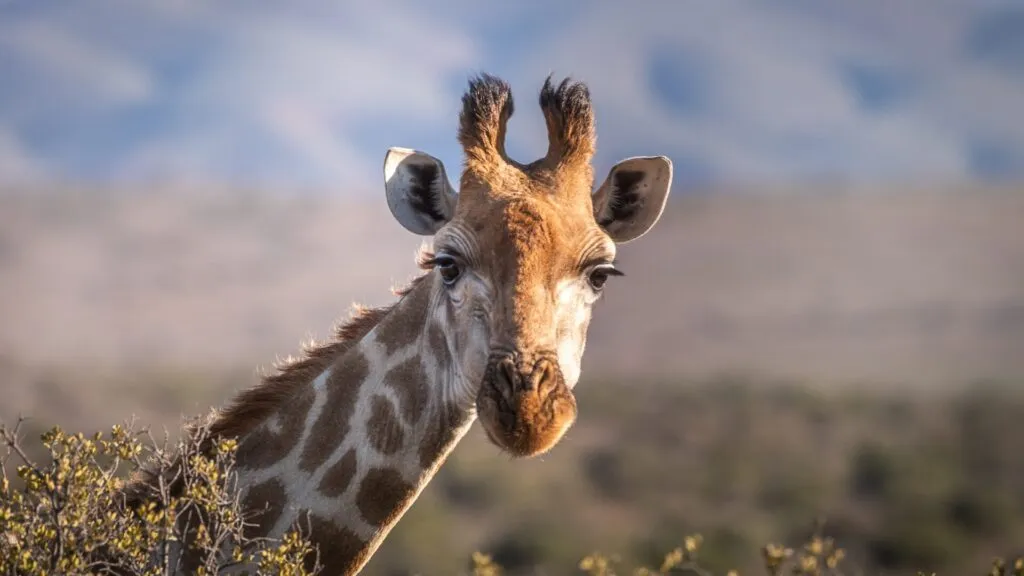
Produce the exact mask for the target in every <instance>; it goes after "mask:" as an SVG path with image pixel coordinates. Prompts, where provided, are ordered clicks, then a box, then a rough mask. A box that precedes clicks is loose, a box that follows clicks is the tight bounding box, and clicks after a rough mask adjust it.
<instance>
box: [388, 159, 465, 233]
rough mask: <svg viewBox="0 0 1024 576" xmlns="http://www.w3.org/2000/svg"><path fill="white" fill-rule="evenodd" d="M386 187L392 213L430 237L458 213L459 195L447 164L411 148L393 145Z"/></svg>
mask: <svg viewBox="0 0 1024 576" xmlns="http://www.w3.org/2000/svg"><path fill="white" fill-rule="evenodd" d="M384 190H385V193H386V194H387V198H388V208H390V209H391V214H392V215H393V216H394V217H395V219H396V220H398V222H399V223H400V224H401V225H402V226H404V227H405V229H406V230H408V231H410V232H412V233H413V234H419V235H421V236H430V235H433V234H434V233H436V232H437V231H438V230H440V229H441V227H442V226H444V225H445V224H447V223H448V221H449V220H451V218H452V216H453V215H454V214H455V204H456V202H457V200H458V196H457V195H456V193H455V190H453V189H452V185H451V182H449V181H448V175H447V174H446V173H445V170H444V164H442V163H441V161H440V160H438V159H437V158H434V157H433V156H431V155H429V154H425V153H423V152H419V151H417V150H411V149H409V148H390V149H388V153H387V155H385V156H384Z"/></svg>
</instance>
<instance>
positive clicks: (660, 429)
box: [0, 188, 1024, 575]
mask: <svg viewBox="0 0 1024 576" xmlns="http://www.w3.org/2000/svg"><path fill="white" fill-rule="evenodd" d="M818 192H820V191H818ZM1022 231H1024V195H1022V194H1020V193H1019V192H1017V191H1013V190H983V189H973V188H972V189H966V188H965V189H951V190H946V191H939V190H928V191H911V190H898V191H897V190H891V191H886V190H879V191H873V192H872V191H869V192H864V191H857V192H853V191H847V192H844V191H841V190H835V189H833V190H830V191H829V193H825V194H821V193H818V194H810V193H804V192H799V191H798V192H789V193H785V192H772V191H762V193H760V194H727V195H691V196H684V195H680V196H679V197H677V198H675V199H674V201H673V203H672V204H671V205H670V207H669V208H668V210H667V211H666V213H665V215H664V217H663V221H662V222H661V223H660V224H659V226H658V227H656V228H655V229H654V231H653V232H651V233H650V234H648V235H647V236H645V237H644V238H642V239H640V240H638V241H636V242H635V243H632V244H628V245H626V246H624V247H622V248H621V251H620V255H621V258H620V260H621V264H620V267H621V268H622V269H623V270H625V271H626V273H627V277H626V278H622V279H617V280H618V281H616V282H615V285H614V286H612V285H609V288H608V290H607V292H606V298H605V299H604V300H603V301H602V302H601V303H600V304H599V306H598V309H597V310H596V313H595V320H594V323H593V327H592V329H591V337H590V344H589V346H588V350H587V354H586V356H585V360H584V364H585V370H584V377H583V381H582V382H581V384H580V386H579V388H578V393H579V396H578V397H579V402H580V419H579V422H578V423H577V424H576V425H575V426H574V427H573V429H572V430H570V431H569V433H568V434H567V435H566V437H565V439H564V440H563V442H561V443H560V444H559V446H558V447H556V449H555V450H554V451H552V452H551V453H550V454H548V455H545V456H544V457H541V458H536V459H531V460H525V461H523V460H515V461H514V460H510V459H509V458H507V457H504V456H502V455H501V454H500V453H499V452H498V451H497V449H496V448H494V447H493V446H491V445H490V444H489V443H488V442H487V441H486V439H485V438H484V435H483V433H482V432H481V431H480V429H479V427H474V429H473V430H472V431H471V433H470V434H469V436H468V437H467V439H466V440H465V441H464V443H463V444H462V445H460V446H459V448H458V450H456V452H455V454H454V455H453V456H452V458H451V459H450V460H449V461H448V463H447V464H446V466H445V467H444V468H443V469H442V470H441V472H440V473H439V475H438V477H437V478H436V479H435V481H434V482H432V483H431V485H430V486H429V487H428V488H427V489H426V491H425V492H424V494H423V496H422V497H421V498H420V499H419V501H418V502H417V503H416V505H415V506H414V507H413V509H412V510H411V511H410V512H409V514H408V515H407V516H406V517H405V518H404V519H403V521H402V522H401V523H400V524H399V526H398V527H397V528H396V529H395V531H394V532H393V534H392V535H391V537H390V538H389V539H388V540H387V542H386V543H385V545H384V547H383V548H382V549H381V550H380V552H379V553H378V554H377V555H376V556H375V557H374V559H373V560H372V562H371V563H370V565H369V566H368V568H367V570H366V573H367V574H382V575H400V574H450V573H465V569H466V567H467V565H468V564H467V561H468V557H469V554H470V553H471V552H472V551H473V550H478V549H480V550H484V551H487V552H491V553H493V554H494V555H495V558H496V559H497V560H498V561H499V562H501V563H502V564H503V565H504V566H506V567H507V568H508V573H509V574H523V575H525V574H564V573H570V572H571V571H572V567H573V566H575V564H576V562H577V561H578V559H579V558H580V557H582V556H583V555H585V554H587V553H589V552H591V551H593V550H595V549H599V550H603V551H607V552H618V553H620V554H622V556H623V558H625V559H627V560H629V561H640V562H645V563H652V562H657V561H658V559H659V557H660V555H661V554H663V553H665V552H666V551H668V550H670V549H671V548H672V547H674V546H677V545H678V544H679V543H680V541H681V539H682V538H683V536H684V535H685V534H687V533H691V532H701V533H703V534H704V535H705V537H706V538H707V540H706V541H707V545H706V555H705V560H706V562H707V565H708V566H711V567H713V568H715V569H716V570H718V571H724V570H725V569H727V568H741V569H749V570H744V572H743V573H756V572H754V571H753V570H752V567H754V566H756V565H757V563H758V558H757V547H758V546H759V545H761V544H764V543H766V542H768V541H775V542H783V543H788V544H793V543H797V542H800V541H802V539H804V538H805V537H806V536H807V534H808V532H809V530H810V528H811V524H812V522H813V521H814V520H815V519H816V518H818V517H819V516H824V517H825V518H826V520H827V530H826V532H827V533H828V534H829V535H832V536H835V537H837V538H838V539H839V541H840V544H841V545H843V546H844V547H846V548H847V549H848V550H849V552H850V559H851V561H852V562H853V564H852V566H855V567H861V568H864V569H867V570H869V571H870V572H871V573H878V574H906V573H913V572H914V570H917V569H922V570H938V571H939V573H942V574H962V573H968V572H966V571H967V570H968V569H969V570H970V571H971V572H970V573H975V572H978V571H979V570H981V569H982V568H983V567H984V566H985V563H986V562H987V561H988V560H989V558H991V557H992V556H993V555H996V554H1001V555H1007V556H1012V555H1014V554H1019V553H1020V552H1021V550H1020V549H1019V548H1015V547H1014V546H1015V545H1016V543H1018V542H1021V541H1022V536H1024V523H1022V522H1021V521H1020V518H1022V517H1024V468H1022V467H1021V461H1020V458H1019V457H1017V455H1018V454H1020V452H1021V449H1022V448H1021V435H1020V434H1018V433H1016V432H1015V430H1017V428H1019V424H1015V423H1016V422H1020V419H1021V417H1022V415H1024V396H1022V390H1024V388H1022V387H1021V385H1020V384H1021V382H1024V242H1022V241H1021V240H1022V233H1024V232H1022ZM420 242H421V239H418V238H416V237H414V236H413V235H411V234H409V233H407V232H405V231H404V230H403V229H402V228H401V227H400V226H399V225H398V224H397V223H395V222H394V221H393V220H392V218H391V217H390V215H389V214H388V212H387V208H386V205H385V203H384V201H383V198H382V197H381V198H379V199H378V201H367V202H365V203H352V202H343V201H338V200H334V199H331V198H328V197H324V196H312V195H294V196H290V197H285V196H284V195H281V194H272V193H255V192H254V193H240V192H238V193H227V192H225V191H223V190H208V191H205V192H204V191H201V190H192V191H188V192H182V191H175V190H168V191H154V192H151V193H144V194H138V193H132V194H117V193H107V192H105V193H95V191H78V192H50V193H45V194H41V193H31V194H30V193H11V194H6V195H0V319H2V321H0V375H2V376H0V418H2V419H4V420H5V421H8V422H9V421H10V420H11V419H13V418H14V417H15V416H16V415H17V414H19V413H20V414H25V415H29V416H31V417H32V420H31V421H29V423H28V425H27V428H26V432H27V433H28V434H34V433H37V432H40V431H41V430H43V429H46V428H48V427H49V426H51V425H53V424H60V425H61V426H63V427H64V428H65V429H68V430H72V431H78V430H83V431H93V430H97V429H102V428H106V427H108V426H109V425H110V424H112V423H115V422H121V421H124V420H125V419H128V418H131V417H132V416H135V417H137V418H138V420H139V422H140V423H141V424H143V425H150V426H154V427H155V428H156V429H157V430H158V431H159V430H160V429H162V428H164V427H166V428H167V429H169V430H170V431H171V433H172V435H174V434H175V432H176V431H177V430H178V426H179V424H180V420H179V418H180V416H182V415H186V416H189V415H196V414H201V413H203V412H205V411H207V410H208V409H209V408H210V406H213V405H218V404H221V403H222V402H224V401H225V400H227V399H228V398H229V397H230V396H232V395H233V394H234V393H235V392H236V391H238V390H239V389H241V388H244V387H247V386H250V385H251V384H252V383H253V382H254V380H255V373H254V371H255V369H256V368H257V367H258V366H264V367H266V366H269V365H270V364H271V363H272V362H273V361H274V359H275V358H278V357H283V356H285V355H287V354H290V353H294V352H296V351H298V349H299V342H300V340H302V339H303V338H305V337H307V336H317V337H325V336H327V335H328V334H329V330H330V327H331V325H332V324H333V323H334V322H335V321H336V320H338V319H339V318H342V317H344V316H345V315H346V314H347V309H348V306H349V304H350V303H351V302H352V301H360V302H363V303H368V304H380V303H385V302H388V301H391V300H392V296H391V295H390V294H389V292H388V290H387V289H388V287H389V286H391V285H393V284H401V283H403V282H404V281H406V280H407V279H408V278H409V277H410V276H411V275H412V274H415V273H416V270H415V267H414V264H413V255H414V253H415V251H416V249H417V248H418V247H419V245H420ZM836 384H845V385H836ZM850 384H853V385H850ZM868 385H873V386H868ZM922 392H923V393H922ZM566 510H570V511H571V513H566V512H565V511H566ZM978 573H980V572H978Z"/></svg>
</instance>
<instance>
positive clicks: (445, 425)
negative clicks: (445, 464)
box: [420, 404, 465, 470]
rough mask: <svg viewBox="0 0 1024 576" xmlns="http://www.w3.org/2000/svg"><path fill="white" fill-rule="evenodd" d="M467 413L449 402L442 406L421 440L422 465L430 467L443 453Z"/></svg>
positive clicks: (453, 438)
mask: <svg viewBox="0 0 1024 576" xmlns="http://www.w3.org/2000/svg"><path fill="white" fill-rule="evenodd" d="M464 418H465V415H464V414H463V412H462V411H461V410H459V408H458V407H457V406H454V405H451V404H447V405H445V406H442V407H440V411H439V413H435V414H434V418H433V421H432V422H430V423H429V424H428V425H427V428H426V430H425V431H424V434H423V440H422V442H420V467H422V468H423V469H424V470H426V469H428V468H430V466H431V465H433V464H434V463H435V462H436V461H437V460H438V458H439V457H440V456H441V454H442V453H443V452H444V451H445V450H446V449H447V448H448V447H449V446H451V443H452V442H453V441H454V440H455V429H456V428H458V427H459V426H460V425H461V424H462V423H463V419H464Z"/></svg>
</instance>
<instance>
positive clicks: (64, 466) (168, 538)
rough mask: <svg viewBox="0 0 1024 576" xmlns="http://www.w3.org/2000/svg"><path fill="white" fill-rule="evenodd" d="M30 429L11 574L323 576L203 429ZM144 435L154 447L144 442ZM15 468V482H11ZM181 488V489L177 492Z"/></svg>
mask: <svg viewBox="0 0 1024 576" xmlns="http://www.w3.org/2000/svg"><path fill="white" fill-rule="evenodd" d="M20 427H21V422H19V424H18V426H16V427H15V428H14V429H13V430H10V429H7V428H5V427H3V426H2V425H0V440H2V442H3V443H4V444H5V445H6V447H7V453H6V455H5V456H4V458H3V460H2V462H0V464H2V466H0V469H2V472H3V476H2V478H0V574H10V575H14V574H19V575H20V574H33V575H34V574H40V575H42V574H147V575H148V574H153V575H156V574H167V573H169V572H172V571H173V569H174V567H173V566H168V565H167V561H168V558H169V557H170V555H169V554H167V551H168V550H169V548H170V547H171V546H173V545H176V544H180V543H181V542H187V544H186V545H187V546H189V548H190V549H191V550H192V552H193V553H194V557H195V561H196V562H197V566H196V567H195V568H194V569H192V570H191V572H192V573H195V574H217V573H219V572H220V571H222V570H224V569H226V568H230V567H233V566H237V565H239V564H243V563H244V564H247V565H249V566H253V567H255V570H254V572H255V573H256V574H279V575H282V576H299V575H306V574H313V573H315V572H317V571H319V568H320V566H319V565H318V563H316V562H313V564H314V566H313V569H312V570H310V569H308V568H307V567H306V565H305V564H304V562H305V561H306V560H307V559H310V558H312V559H314V560H315V559H316V550H314V549H313V547H312V546H311V545H310V543H309V542H308V540H306V539H305V538H304V537H303V535H302V533H301V531H291V532H288V533H287V534H286V535H285V537H284V538H283V539H282V540H271V539H262V538H259V539H257V538H247V537H246V535H245V533H244V528H245V526H246V522H245V518H244V517H243V514H242V513H241V507H240V501H239V498H238V495H237V493H236V491H235V490H234V489H233V487H234V484H233V479H234V453H235V449H236V443H235V441H233V440H221V441H219V442H217V443H214V444H213V446H214V447H213V449H212V453H211V454H203V453H202V452H201V451H200V450H199V446H200V445H202V443H203V440H204V436H203V433H204V429H203V428H202V427H198V428H197V429H196V430H197V432H196V433H195V434H192V435H188V436H187V437H186V439H185V440H181V441H179V442H178V443H176V445H175V446H174V447H173V450H169V449H168V448H167V443H166V442H165V443H164V445H163V446H162V447H161V446H158V445H157V443H156V442H155V441H153V438H152V437H151V436H148V435H147V434H146V433H145V432H133V431H132V429H131V426H130V425H129V426H127V427H125V426H119V425H115V426H113V427H112V428H111V430H110V433H109V435H106V436H105V435H104V434H102V433H96V434H95V435H93V436H91V437H86V436H85V435H83V434H81V433H78V434H68V433H65V432H63V431H62V430H61V429H60V428H53V429H51V430H49V431H47V432H46V433H44V434H42V436H41V445H42V448H43V452H44V453H45V454H46V456H47V458H48V460H49V462H48V463H47V464H45V465H44V464H38V463H36V462H34V461H33V459H32V458H31V457H30V456H29V454H28V453H26V450H25V447H24V445H23V444H22V443H21V442H20V438H19V434H18V432H19V428H20ZM144 436H145V437H147V438H148V440H149V441H148V442H144V441H142V439H141V438H143V437H144ZM12 460H13V462H12ZM143 466H145V467H146V468H147V469H149V470H156V471H157V472H158V474H157V475H156V477H157V478H160V479H161V480H160V481H159V482H157V483H156V485H155V486H154V487H153V488H152V493H151V495H152V499H151V500H150V501H149V502H148V503H147V504H145V505H143V506H140V507H137V508H131V507H129V506H127V505H126V504H125V500H124V495H123V494H124V493H123V488H124V486H125V481H124V478H125V475H126V474H130V473H134V472H137V471H138V470H140V469H141V468H142V467H143ZM11 468H13V469H14V471H16V476H17V478H16V479H15V478H12V477H11V476H9V473H10V469H11ZM179 481H180V484H181V486H182V489H181V490H180V491H177V492H175V491H173V490H171V486H172V484H176V483H178V482H179ZM15 484H20V486H15ZM178 492H180V493H178ZM702 544H703V538H702V537H701V535H699V534H694V535H691V536H687V537H685V538H684V539H683V541H682V542H681V545H680V546H679V547H677V548H675V549H673V550H671V551H669V552H668V554H666V555H665V557H664V560H663V561H662V562H661V564H660V566H657V567H646V566H640V567H636V568H633V569H632V570H631V571H625V570H626V569H625V568H622V567H621V564H622V562H621V560H620V559H619V558H618V557H616V556H606V555H603V554H600V553H594V554H591V555H588V556H586V557H585V558H583V559H582V560H581V561H580V562H579V565H578V569H579V571H580V572H581V573H584V574H589V575H591V576H617V575H618V574H626V573H629V574H632V575H633V576H655V575H658V576H662V575H668V574H691V575H696V576H711V575H712V574H713V573H712V572H711V571H710V570H708V569H706V568H704V567H702V565H701V562H700V553H701V546H702ZM844 556H845V552H844V550H843V549H841V548H839V547H837V546H836V544H835V542H834V541H833V540H832V539H831V538H828V537H825V536H823V535H822V534H821V532H820V530H819V531H816V532H815V534H813V535H812V537H811V538H810V539H809V541H808V542H807V543H805V544H804V545H803V546H802V547H801V548H800V549H799V550H796V551H794V550H793V549H792V548H787V547H785V546H781V545H777V544H769V545H766V546H764V547H762V549H761V558H762V565H763V569H764V573H765V574H768V575H769V576H782V575H783V574H786V575H789V574H792V575H801V576H812V575H813V576H835V575H840V574H844V573H845V572H844V571H843V569H842V568H841V567H840V564H841V562H842V560H843V558H844ZM471 560H472V562H471V565H472V572H473V574H474V576H498V575H500V574H502V568H501V566H499V565H498V564H497V563H496V562H495V561H494V560H493V559H492V557H491V556H489V555H486V554H482V553H476V554H474V555H473V557H472V559H471ZM852 573H857V571H856V570H854V571H852ZM987 574H988V575H989V576H1011V575H1012V576H1024V559H1022V558H1017V559H1015V560H1013V561H1012V562H1009V563H1007V562H1004V561H1003V560H1001V559H996V560H995V561H994V562H993V564H992V567H991V568H990V570H989V571H988V572H987ZM725 575H726V576H738V575H739V572H738V571H736V570H730V571H728V572H726V573H725ZM918 575H919V576H925V575H924V574H923V573H918Z"/></svg>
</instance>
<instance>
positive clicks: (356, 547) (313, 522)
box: [298, 513, 370, 576]
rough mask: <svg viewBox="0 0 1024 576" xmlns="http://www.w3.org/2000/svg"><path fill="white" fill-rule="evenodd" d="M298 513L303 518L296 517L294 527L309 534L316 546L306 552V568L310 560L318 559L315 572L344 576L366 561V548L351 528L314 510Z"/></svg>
mask: <svg viewBox="0 0 1024 576" xmlns="http://www.w3.org/2000/svg"><path fill="white" fill-rule="evenodd" d="M300 517H302V519H303V520H306V521H305V522H303V521H302V520H300V521H299V522H298V527H299V529H301V530H303V533H305V534H308V535H309V540H310V542H311V543H312V544H313V545H314V549H315V550H316V552H313V553H310V554H309V555H308V556H306V562H305V568H306V570H307V571H309V572H312V571H313V568H314V564H315V563H316V561H317V560H319V564H320V566H321V568H322V570H321V571H320V572H319V573H318V574H320V576H336V575H346V576H348V575H350V574H355V573H356V572H357V570H358V569H359V567H360V566H362V565H363V563H364V562H366V557H367V555H368V554H369V553H370V552H369V549H368V548H367V547H366V542H364V541H363V539H362V538H360V537H359V536H358V535H357V534H356V533H355V532H353V531H351V530H349V529H348V528H342V527H339V526H338V525H337V524H335V523H334V522H331V521H330V520H329V519H327V518H322V517H320V516H317V515H315V514H309V513H304V514H301V515H300Z"/></svg>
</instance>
